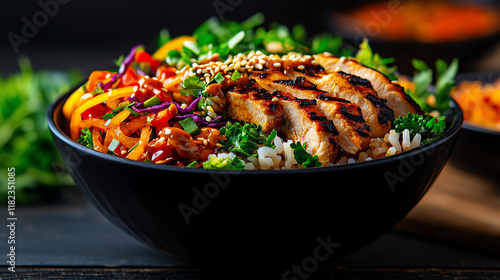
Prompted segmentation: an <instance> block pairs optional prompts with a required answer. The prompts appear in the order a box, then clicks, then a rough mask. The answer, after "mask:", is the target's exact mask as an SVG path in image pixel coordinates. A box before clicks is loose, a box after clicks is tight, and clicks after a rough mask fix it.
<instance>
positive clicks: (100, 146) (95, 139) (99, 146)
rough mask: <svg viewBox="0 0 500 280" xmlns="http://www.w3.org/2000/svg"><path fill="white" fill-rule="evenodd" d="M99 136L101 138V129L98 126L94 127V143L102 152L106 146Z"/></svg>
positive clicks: (97, 149)
mask: <svg viewBox="0 0 500 280" xmlns="http://www.w3.org/2000/svg"><path fill="white" fill-rule="evenodd" d="M99 138H100V133H99V129H98V128H97V127H94V128H92V143H93V145H94V150H96V151H98V152H101V153H102V152H103V148H104V147H103V145H102V143H101V141H99Z"/></svg>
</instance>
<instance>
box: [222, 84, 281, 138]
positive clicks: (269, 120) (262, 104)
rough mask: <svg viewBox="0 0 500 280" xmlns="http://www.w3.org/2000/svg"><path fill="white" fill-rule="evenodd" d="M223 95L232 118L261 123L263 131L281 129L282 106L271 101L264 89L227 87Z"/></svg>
mask: <svg viewBox="0 0 500 280" xmlns="http://www.w3.org/2000/svg"><path fill="white" fill-rule="evenodd" d="M225 95H226V98H227V99H228V105H227V113H228V114H229V116H230V117H231V118H232V119H234V120H238V121H245V122H249V123H255V124H258V125H261V126H262V130H263V131H264V132H270V131H272V130H273V129H276V130H280V129H281V127H282V125H283V118H284V112H283V108H282V107H281V105H280V104H279V103H277V102H275V101H272V97H271V95H270V94H269V93H268V92H267V91H266V90H264V89H259V88H255V87H251V86H245V87H243V88H231V89H228V90H227V91H226V93H225Z"/></svg>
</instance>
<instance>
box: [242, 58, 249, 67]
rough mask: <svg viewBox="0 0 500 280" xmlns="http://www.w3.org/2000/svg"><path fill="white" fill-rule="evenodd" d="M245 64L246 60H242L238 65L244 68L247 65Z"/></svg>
mask: <svg viewBox="0 0 500 280" xmlns="http://www.w3.org/2000/svg"><path fill="white" fill-rule="evenodd" d="M247 63H248V60H246V59H243V60H242V61H241V63H240V65H241V66H245V65H247Z"/></svg>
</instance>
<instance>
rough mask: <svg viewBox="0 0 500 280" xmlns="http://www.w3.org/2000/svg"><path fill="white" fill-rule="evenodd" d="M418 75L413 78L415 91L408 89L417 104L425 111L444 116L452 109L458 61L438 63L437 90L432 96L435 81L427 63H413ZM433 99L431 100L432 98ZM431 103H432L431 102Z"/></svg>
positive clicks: (440, 61) (414, 61) (417, 61)
mask: <svg viewBox="0 0 500 280" xmlns="http://www.w3.org/2000/svg"><path fill="white" fill-rule="evenodd" d="M412 63H413V67H414V68H415V70H416V73H415V75H414V77H413V84H414V85H415V89H414V90H410V89H408V88H407V89H406V90H405V91H406V93H407V94H409V95H410V96H411V97H412V98H413V99H414V100H415V102H417V103H418V105H420V107H421V108H422V110H423V111H425V112H432V111H435V110H437V111H438V112H440V113H441V114H444V113H445V112H446V111H448V110H449V109H450V100H451V93H450V92H451V89H452V88H453V86H455V75H456V74H457V71H458V59H454V60H453V61H452V62H451V64H450V65H449V66H448V64H447V63H446V62H445V61H443V60H437V61H436V87H435V88H436V89H435V93H434V94H432V93H431V92H430V90H429V87H430V86H431V85H432V81H433V71H432V69H430V68H429V67H428V66H427V64H425V62H423V61H421V60H418V59H414V60H413V61H412ZM431 96H432V98H429V97H431ZM429 101H430V102H429Z"/></svg>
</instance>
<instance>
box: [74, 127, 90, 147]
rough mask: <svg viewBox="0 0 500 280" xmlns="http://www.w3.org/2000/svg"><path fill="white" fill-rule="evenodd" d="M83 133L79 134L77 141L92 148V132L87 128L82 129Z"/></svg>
mask: <svg viewBox="0 0 500 280" xmlns="http://www.w3.org/2000/svg"><path fill="white" fill-rule="evenodd" d="M82 133H83V135H80V138H78V140H77V142H78V143H80V144H82V145H83V146H85V147H87V148H90V149H93V148H94V141H92V132H90V130H89V129H88V128H84V129H82Z"/></svg>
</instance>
